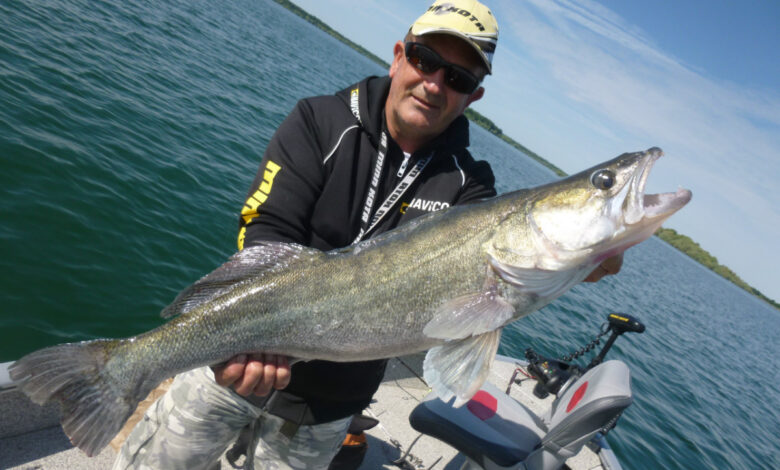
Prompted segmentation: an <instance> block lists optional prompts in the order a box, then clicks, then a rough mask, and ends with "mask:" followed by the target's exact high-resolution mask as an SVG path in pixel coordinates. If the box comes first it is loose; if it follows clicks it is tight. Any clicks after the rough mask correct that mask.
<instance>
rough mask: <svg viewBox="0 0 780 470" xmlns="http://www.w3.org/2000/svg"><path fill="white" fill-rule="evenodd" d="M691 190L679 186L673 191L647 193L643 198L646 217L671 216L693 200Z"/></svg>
mask: <svg viewBox="0 0 780 470" xmlns="http://www.w3.org/2000/svg"><path fill="white" fill-rule="evenodd" d="M691 197H692V193H691V191H690V190H687V189H683V188H678V189H677V191H676V192H673V193H660V194H646V195H645V196H644V198H643V199H642V206H643V209H644V213H645V218H655V217H664V218H666V217H669V216H670V215H672V214H673V213H675V212H677V211H678V210H680V209H681V208H682V207H683V206H684V205H686V204H688V201H690V200H691Z"/></svg>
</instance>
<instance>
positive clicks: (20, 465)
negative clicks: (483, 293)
mask: <svg viewBox="0 0 780 470" xmlns="http://www.w3.org/2000/svg"><path fill="white" fill-rule="evenodd" d="M422 359H423V356H422V355H416V356H406V357H403V358H397V359H393V360H391V361H390V363H389V364H388V367H387V372H386V374H385V379H384V381H383V383H382V385H381V386H380V388H379V391H378V392H377V394H376V395H375V397H374V401H373V403H372V404H371V406H370V407H369V408H368V409H367V410H366V412H365V414H367V415H369V416H373V417H375V418H376V419H378V420H379V422H380V424H379V425H378V426H377V427H375V428H373V429H371V430H369V431H367V432H366V434H367V440H368V454H367V455H366V458H365V460H364V462H363V465H362V466H361V467H360V468H361V470H371V469H397V468H399V466H401V468H405V469H410V468H414V469H437V470H457V469H458V468H460V465H461V464H462V463H463V457H462V456H459V455H458V453H457V452H456V451H455V449H453V448H452V447H450V446H448V445H447V444H444V443H442V442H440V441H438V440H436V439H433V438H431V437H429V436H425V435H421V434H420V433H418V432H417V431H415V430H413V429H412V428H411V426H410V425H409V421H408V416H409V413H410V412H411V410H412V409H413V408H414V407H415V406H416V405H417V404H418V403H419V402H420V401H421V400H422V399H423V398H424V397H425V395H426V394H427V393H428V391H429V388H428V386H427V385H426V384H425V382H424V381H423V380H422V379H421V378H420V376H421V374H422ZM499 359H501V360H497V361H496V362H495V363H494V367H493V369H492V370H491V375H490V377H489V378H488V380H489V381H490V382H492V383H493V384H494V385H496V386H497V387H498V388H500V389H502V390H503V389H505V388H506V386H507V384H508V383H509V380H510V377H511V376H512V373H513V372H514V370H515V367H516V363H515V362H514V361H513V360H512V359H510V358H499ZM7 365H8V364H5V365H4V364H0V469H8V470H59V469H68V470H74V469H79V470H80V469H84V470H92V469H95V470H97V469H108V468H111V464H112V462H113V460H114V457H115V455H116V453H115V451H114V449H113V448H112V447H110V446H109V447H106V448H105V449H104V450H103V451H102V452H101V453H100V454H99V455H97V456H95V457H93V458H88V457H87V456H86V455H84V454H83V453H82V452H81V451H79V450H78V449H75V448H73V447H72V446H71V444H70V442H69V441H68V439H67V437H66V436H65V435H64V434H63V432H62V429H61V428H60V427H59V417H58V414H59V413H58V410H57V408H56V407H55V406H46V407H39V406H37V405H35V404H33V403H31V402H30V401H29V400H28V399H27V398H26V397H24V396H23V395H22V394H21V392H19V391H18V390H17V389H16V388H14V387H13V386H12V385H11V384H10V383H9V381H8V379H7V377H6V378H4V377H3V375H2V374H3V373H4V372H5V369H6V367H3V366H7ZM520 377H524V376H522V375H520ZM534 383H535V382H533V381H532V380H528V379H524V380H522V381H520V383H519V384H517V385H515V386H513V387H512V391H511V395H512V397H514V398H515V399H517V400H519V401H521V402H522V403H523V404H525V405H526V406H527V407H529V408H530V409H531V410H533V411H534V412H536V413H538V414H541V412H542V410H543V409H546V408H547V407H548V406H549V403H547V401H548V400H550V398H548V399H547V400H539V399H537V398H536V397H535V396H534V395H533V393H532V389H533V386H534ZM418 438H419V439H418ZM415 440H416V442H415ZM410 446H411V449H410ZM407 452H408V454H407ZM401 458H403V459H404V460H405V462H406V463H405V464H401V465H399V464H400V460H399V459H401ZM394 462H399V463H394ZM567 465H568V466H569V467H570V468H571V469H573V470H596V469H603V467H602V464H601V461H600V459H599V457H598V456H597V455H596V454H595V453H594V452H593V451H591V450H590V449H589V448H588V447H587V446H586V447H584V448H583V449H582V451H581V452H580V453H579V454H578V455H576V456H575V457H573V458H571V459H569V460H568V461H567ZM222 468H223V469H230V468H232V467H231V466H230V464H228V463H227V461H224V460H223V462H222Z"/></svg>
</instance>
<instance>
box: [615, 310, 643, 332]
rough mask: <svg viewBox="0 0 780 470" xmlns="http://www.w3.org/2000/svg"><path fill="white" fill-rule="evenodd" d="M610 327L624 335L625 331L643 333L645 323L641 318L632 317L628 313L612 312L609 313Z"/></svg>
mask: <svg viewBox="0 0 780 470" xmlns="http://www.w3.org/2000/svg"><path fill="white" fill-rule="evenodd" d="M607 322H609V327H610V328H611V329H612V331H614V332H615V333H617V334H619V335H622V334H623V333H625V332H627V331H628V332H631V333H643V332H644V331H645V325H644V323H642V322H641V321H639V319H637V318H635V317H632V316H631V315H629V314H627V313H610V314H609V315H607Z"/></svg>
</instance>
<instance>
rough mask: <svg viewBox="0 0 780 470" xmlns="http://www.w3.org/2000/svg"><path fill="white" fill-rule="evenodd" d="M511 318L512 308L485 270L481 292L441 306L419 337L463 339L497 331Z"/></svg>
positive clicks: (492, 275) (513, 311) (494, 278)
mask: <svg viewBox="0 0 780 470" xmlns="http://www.w3.org/2000/svg"><path fill="white" fill-rule="evenodd" d="M514 314H515V309H514V307H512V305H511V304H510V303H509V302H507V301H506V300H504V299H503V298H502V297H501V295H500V294H499V292H498V282H497V279H496V275H495V274H494V273H493V272H492V270H491V269H490V268H488V269H487V277H486V279H485V284H484V286H483V290H482V291H481V292H477V293H472V294H466V295H461V296H459V297H455V298H454V299H451V300H448V301H447V302H444V303H443V304H442V305H440V306H439V308H437V309H436V311H435V312H434V314H433V318H431V320H430V321H429V322H428V323H427V324H426V325H425V328H423V333H424V334H425V335H426V336H428V337H430V338H440V339H447V340H452V339H463V338H466V337H469V336H475V335H481V334H482V333H487V332H488V331H493V330H495V329H497V328H501V327H502V326H504V324H506V322H508V321H509V320H510V319H511V318H512V316H513V315H514Z"/></svg>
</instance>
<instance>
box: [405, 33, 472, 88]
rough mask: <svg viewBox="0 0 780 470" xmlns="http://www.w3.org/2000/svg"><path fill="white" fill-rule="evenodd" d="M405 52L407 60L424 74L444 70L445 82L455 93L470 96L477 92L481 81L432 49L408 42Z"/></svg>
mask: <svg viewBox="0 0 780 470" xmlns="http://www.w3.org/2000/svg"><path fill="white" fill-rule="evenodd" d="M405 51H406V60H407V61H409V63H410V64H412V66H414V67H415V68H416V69H417V70H419V71H421V72H422V73H424V74H429V73H433V72H435V71H437V70H439V69H440V68H444V82H445V83H446V84H447V86H448V87H450V88H452V89H453V90H454V91H457V92H458V93H464V94H467V95H470V94H472V93H474V92H475V91H476V90H477V87H478V86H479V82H480V80H479V79H478V78H477V77H476V76H474V74H473V73H471V72H469V71H468V70H466V69H465V68H464V67H461V66H460V65H455V64H451V63H449V62H447V61H446V60H444V59H442V57H441V56H440V55H439V54H437V53H436V51H434V50H433V49H431V48H430V47H428V46H424V45H422V44H420V43H419V42H407V43H406V46H405Z"/></svg>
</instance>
